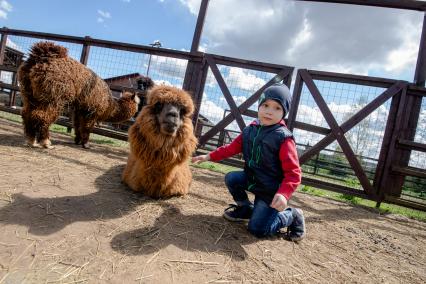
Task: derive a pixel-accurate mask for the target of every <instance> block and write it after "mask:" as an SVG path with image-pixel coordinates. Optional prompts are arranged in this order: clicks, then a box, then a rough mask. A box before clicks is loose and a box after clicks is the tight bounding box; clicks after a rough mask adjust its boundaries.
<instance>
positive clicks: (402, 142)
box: [396, 139, 426, 152]
mask: <svg viewBox="0 0 426 284" xmlns="http://www.w3.org/2000/svg"><path fill="white" fill-rule="evenodd" d="M396 146H397V147H398V148H404V149H408V150H414V151H419V152H426V144H423V143H419V142H414V141H410V140H406V139H397V144H396Z"/></svg>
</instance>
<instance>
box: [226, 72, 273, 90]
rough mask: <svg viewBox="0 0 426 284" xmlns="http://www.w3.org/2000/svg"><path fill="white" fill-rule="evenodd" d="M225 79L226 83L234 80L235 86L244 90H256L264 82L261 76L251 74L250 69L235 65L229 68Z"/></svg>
mask: <svg viewBox="0 0 426 284" xmlns="http://www.w3.org/2000/svg"><path fill="white" fill-rule="evenodd" d="M226 81H227V82H228V84H229V83H231V82H235V83H236V87H238V88H240V89H242V90H246V91H252V90H258V89H259V88H260V87H262V86H263V85H265V83H266V82H265V80H263V79H262V78H259V77H257V76H256V75H254V74H251V73H250V71H247V70H244V69H241V68H237V67H230V68H229V75H228V76H227V78H226Z"/></svg>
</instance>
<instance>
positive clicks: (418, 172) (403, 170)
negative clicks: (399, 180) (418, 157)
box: [391, 166, 426, 179]
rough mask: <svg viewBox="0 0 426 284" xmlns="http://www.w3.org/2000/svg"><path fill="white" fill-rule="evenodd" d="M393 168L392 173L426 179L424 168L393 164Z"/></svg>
mask: <svg viewBox="0 0 426 284" xmlns="http://www.w3.org/2000/svg"><path fill="white" fill-rule="evenodd" d="M391 170H392V173H397V174H401V175H404V176H413V177H419V178H425V179H426V170H423V169H419V168H413V167H400V166H392V168H391Z"/></svg>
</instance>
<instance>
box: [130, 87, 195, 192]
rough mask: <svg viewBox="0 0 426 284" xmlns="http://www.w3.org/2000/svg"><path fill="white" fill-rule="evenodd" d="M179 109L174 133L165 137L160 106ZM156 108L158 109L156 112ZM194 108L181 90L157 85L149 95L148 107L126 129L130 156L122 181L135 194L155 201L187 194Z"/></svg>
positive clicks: (190, 100)
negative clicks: (177, 124) (140, 194)
mask: <svg viewBox="0 0 426 284" xmlns="http://www.w3.org/2000/svg"><path fill="white" fill-rule="evenodd" d="M168 105H172V106H177V107H178V108H179V110H180V115H179V120H180V122H181V123H180V124H179V127H177V130H176V132H175V133H174V134H172V135H170V134H165V133H164V132H163V131H162V130H161V128H162V125H161V124H162V123H163V124H165V123H164V121H162V119H161V118H159V114H158V112H159V110H158V108H159V106H161V107H162V109H163V110H164V109H165V108H166V107H167V106H168ZM156 109H157V110H156ZM193 111H194V106H193V102H192V99H191V97H190V96H189V94H188V93H186V92H184V91H183V90H180V89H177V88H174V87H169V86H157V87H154V88H153V89H152V90H150V91H149V92H148V96H147V105H146V106H145V107H143V109H142V111H141V113H140V114H139V115H138V117H137V118H136V121H135V123H134V124H133V125H132V127H130V129H129V142H130V155H129V158H128V161H127V165H126V168H125V169H124V172H123V176H122V178H123V181H124V182H125V183H126V184H127V185H128V186H129V187H130V188H131V189H132V190H134V191H140V192H142V193H144V194H145V195H148V196H151V197H154V198H167V197H171V196H174V195H185V194H187V193H188V190H189V186H190V183H191V180H192V174H191V171H190V169H189V163H188V160H189V157H190V156H191V154H192V152H193V151H194V150H195V147H196V145H197V139H196V138H195V136H194V134H193V126H192V120H191V116H192V113H193Z"/></svg>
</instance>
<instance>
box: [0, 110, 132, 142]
mask: <svg viewBox="0 0 426 284" xmlns="http://www.w3.org/2000/svg"><path fill="white" fill-rule="evenodd" d="M0 118H3V119H6V120H9V121H12V122H18V123H22V117H21V116H20V115H17V114H13V113H8V112H4V111H0ZM49 130H50V131H52V132H54V133H60V134H64V135H67V136H70V137H74V134H73V133H74V132H72V133H68V132H67V127H66V126H62V125H59V124H52V125H51V126H50V128H49ZM89 142H92V143H95V144H103V145H110V146H113V147H127V146H128V145H129V143H128V142H127V141H122V140H118V139H114V138H109V137H106V136H102V135H98V134H93V133H92V134H90V140H89Z"/></svg>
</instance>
